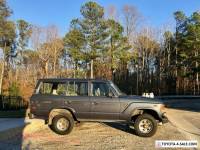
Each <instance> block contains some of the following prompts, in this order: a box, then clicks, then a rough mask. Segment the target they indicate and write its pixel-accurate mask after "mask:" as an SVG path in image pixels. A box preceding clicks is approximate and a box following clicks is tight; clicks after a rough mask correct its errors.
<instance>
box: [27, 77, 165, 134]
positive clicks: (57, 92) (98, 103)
mask: <svg viewBox="0 0 200 150" xmlns="http://www.w3.org/2000/svg"><path fill="white" fill-rule="evenodd" d="M163 110H164V105H163V103H162V102H161V101H160V100H157V99H152V98H145V97H141V96H127V95H125V94H124V93H122V92H121V91H120V90H119V89H118V87H117V86H116V85H115V84H114V83H113V82H112V81H107V80H95V79H66V78H65V79H40V80H38V83H37V85H36V88H35V92H34V94H33V95H32V97H31V99H30V114H29V117H30V118H42V119H44V120H45V123H46V124H48V125H49V127H50V128H51V129H52V130H53V131H54V132H56V133H57V134H61V135H64V134H68V133H70V132H71V131H72V129H73V126H74V123H76V122H78V123H79V122H82V121H97V122H123V123H127V125H129V126H132V127H133V128H134V130H135V133H136V134H137V135H139V136H143V137H150V136H152V135H154V134H155V132H156V130H157V125H158V123H160V122H162V123H166V122H167V121H168V119H167V117H166V116H165V113H164V112H163Z"/></svg>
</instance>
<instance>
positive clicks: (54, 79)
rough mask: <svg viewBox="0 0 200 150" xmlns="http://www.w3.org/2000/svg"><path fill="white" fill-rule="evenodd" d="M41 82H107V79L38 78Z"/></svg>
mask: <svg viewBox="0 0 200 150" xmlns="http://www.w3.org/2000/svg"><path fill="white" fill-rule="evenodd" d="M38 80H39V81H43V82H66V81H98V82H108V81H109V80H104V79H83V78H82V79H79V78H43V79H38Z"/></svg>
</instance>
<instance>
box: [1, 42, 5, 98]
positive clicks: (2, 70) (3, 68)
mask: <svg viewBox="0 0 200 150" xmlns="http://www.w3.org/2000/svg"><path fill="white" fill-rule="evenodd" d="M5 51H6V43H5V44H4V48H3V64H2V68H1V78H0V95H2V86H3V77H4V71H5Z"/></svg>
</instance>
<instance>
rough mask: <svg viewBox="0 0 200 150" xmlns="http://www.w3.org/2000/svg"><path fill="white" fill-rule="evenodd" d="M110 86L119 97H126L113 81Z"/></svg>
mask: <svg viewBox="0 0 200 150" xmlns="http://www.w3.org/2000/svg"><path fill="white" fill-rule="evenodd" d="M110 86H111V87H112V88H113V89H114V90H115V91H116V93H117V94H118V95H119V96H120V95H124V93H123V92H122V91H121V90H120V89H119V88H118V87H117V86H116V85H115V84H114V83H113V82H112V81H110Z"/></svg>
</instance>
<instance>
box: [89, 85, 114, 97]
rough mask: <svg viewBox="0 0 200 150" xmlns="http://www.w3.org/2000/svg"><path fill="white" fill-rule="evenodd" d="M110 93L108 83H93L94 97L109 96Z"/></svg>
mask: <svg viewBox="0 0 200 150" xmlns="http://www.w3.org/2000/svg"><path fill="white" fill-rule="evenodd" d="M109 92H110V90H109V87H108V85H107V84H106V83H100V82H93V83H92V96H109Z"/></svg>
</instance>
